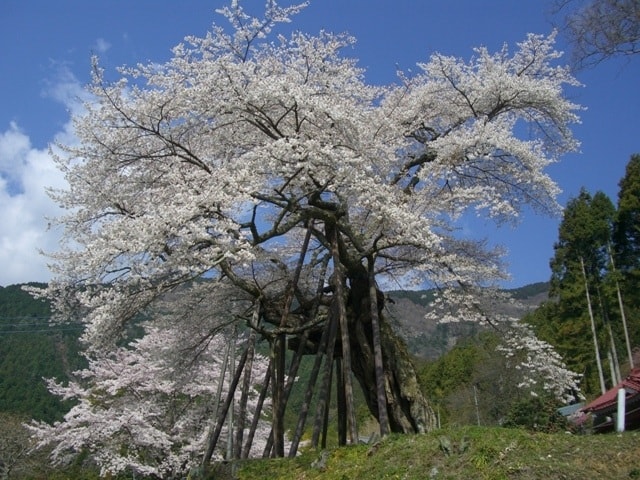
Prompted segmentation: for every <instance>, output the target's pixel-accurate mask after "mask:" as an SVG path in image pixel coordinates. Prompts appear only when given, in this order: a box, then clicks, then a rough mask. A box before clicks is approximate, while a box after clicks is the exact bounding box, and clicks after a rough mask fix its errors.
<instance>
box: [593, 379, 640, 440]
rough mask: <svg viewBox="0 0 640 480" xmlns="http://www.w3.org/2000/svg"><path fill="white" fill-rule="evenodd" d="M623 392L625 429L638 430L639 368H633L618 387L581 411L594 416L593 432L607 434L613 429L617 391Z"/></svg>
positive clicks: (639, 424) (616, 409) (639, 425)
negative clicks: (622, 389) (622, 390)
mask: <svg viewBox="0 0 640 480" xmlns="http://www.w3.org/2000/svg"><path fill="white" fill-rule="evenodd" d="M621 388H624V390H625V393H626V395H625V413H626V415H625V429H626V430H634V429H637V428H640V368H634V369H633V370H631V373H629V375H628V376H627V378H625V379H624V380H623V381H622V382H620V383H619V384H618V385H616V386H615V387H613V388H612V389H611V390H608V391H607V392H605V393H604V394H602V395H601V396H599V397H598V398H596V399H595V400H593V401H592V402H591V403H589V404H587V405H586V406H584V407H583V408H582V409H581V411H582V412H585V413H591V414H593V415H594V420H593V430H594V431H595V432H608V431H611V430H613V429H614V428H615V418H616V413H617V411H618V390H620V389H621Z"/></svg>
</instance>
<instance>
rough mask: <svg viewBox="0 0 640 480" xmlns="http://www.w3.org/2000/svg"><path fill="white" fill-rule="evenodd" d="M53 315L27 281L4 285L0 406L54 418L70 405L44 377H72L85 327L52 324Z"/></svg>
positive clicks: (0, 317) (0, 316)
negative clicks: (54, 392) (50, 389)
mask: <svg viewBox="0 0 640 480" xmlns="http://www.w3.org/2000/svg"><path fill="white" fill-rule="evenodd" d="M49 316H50V310H49V305H48V304H47V303H46V302H44V301H41V300H36V299H34V298H33V297H32V296H31V295H30V294H28V293H27V292H25V291H24V290H23V289H22V285H10V286H8V287H0V412H12V413H17V414H21V415H24V416H28V417H32V418H36V419H40V420H46V421H52V420H55V419H59V418H60V417H61V416H62V414H63V413H64V412H65V411H66V409H67V406H65V405H64V404H63V403H62V402H60V401H59V400H58V398H56V397H54V396H52V395H51V394H49V392H48V391H47V388H46V384H45V382H44V380H43V378H59V379H63V378H68V376H69V374H70V373H71V372H72V371H74V370H76V369H78V368H79V367H80V365H82V360H81V357H80V355H79V353H78V348H79V345H78V334H79V332H80V328H79V327H74V326H69V325H50V324H49Z"/></svg>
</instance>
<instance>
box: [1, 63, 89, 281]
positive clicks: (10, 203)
mask: <svg viewBox="0 0 640 480" xmlns="http://www.w3.org/2000/svg"><path fill="white" fill-rule="evenodd" d="M44 93H45V95H46V96H47V97H49V98H53V99H55V100H57V101H59V102H62V103H63V104H64V105H65V106H66V107H67V108H68V110H69V111H70V112H71V113H79V111H80V108H81V106H80V105H81V101H80V100H81V98H82V97H83V96H86V94H85V92H84V91H83V90H82V88H81V86H80V84H79V82H78V81H77V79H76V78H75V77H74V76H73V74H72V73H71V72H70V71H69V70H68V69H67V68H61V69H59V72H58V75H57V76H56V78H55V79H54V80H53V81H52V82H50V83H49V85H48V87H47V89H46V91H45V92H44ZM51 141H52V142H53V141H61V142H62V143H65V144H72V143H73V142H74V141H75V136H74V135H73V131H72V128H71V123H70V122H68V123H67V124H66V125H65V126H64V127H63V128H61V130H60V131H59V132H58V133H57V134H56V135H55V136H54V138H52V139H51ZM65 185H66V182H65V179H64V177H63V174H62V172H60V171H59V170H58V169H57V167H56V165H55V162H54V161H53V158H52V157H51V155H50V153H49V151H48V149H38V148H34V147H33V145H32V143H31V140H30V138H29V136H28V134H27V133H25V132H24V131H22V130H21V129H20V127H19V126H18V124H16V123H15V122H12V123H10V124H9V126H8V128H7V129H6V130H5V131H4V132H1V131H0V225H2V228H1V229H0V265H1V266H2V268H0V285H10V284H15V283H24V282H30V281H48V280H49V279H50V278H51V273H50V272H49V269H48V268H47V261H48V260H47V258H46V257H45V256H44V255H42V254H40V253H39V252H40V251H44V252H53V251H56V250H57V249H58V244H59V240H60V235H61V232H60V231H59V230H56V229H50V228H49V227H48V225H49V220H48V219H50V218H53V217H57V216H59V215H60V214H61V213H62V212H61V210H60V209H59V207H58V206H57V205H56V204H55V203H54V202H53V201H52V200H51V199H50V198H49V196H48V195H47V193H46V190H47V188H64V187H65Z"/></svg>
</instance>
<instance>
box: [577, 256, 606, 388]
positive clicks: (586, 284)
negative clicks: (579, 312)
mask: <svg viewBox="0 0 640 480" xmlns="http://www.w3.org/2000/svg"><path fill="white" fill-rule="evenodd" d="M580 265H581V266H582V277H583V278H584V291H585V294H586V296H587V307H588V309H589V318H590V319H591V334H592V335H593V347H594V349H595V352H596V364H597V365H598V377H599V379H600V390H601V391H602V393H603V394H604V392H606V391H607V388H606V386H605V384H604V374H603V373H602V362H601V360H600V349H599V348H598V337H597V336H596V322H595V320H594V319H593V310H592V309H591V297H590V296H589V282H588V281H587V271H586V270H585V268H584V259H583V258H582V257H580Z"/></svg>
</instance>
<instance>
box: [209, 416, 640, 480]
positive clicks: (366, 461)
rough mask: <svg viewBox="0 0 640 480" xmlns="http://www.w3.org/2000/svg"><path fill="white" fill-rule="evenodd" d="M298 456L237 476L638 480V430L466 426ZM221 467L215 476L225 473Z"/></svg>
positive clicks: (254, 464) (248, 467) (257, 479)
mask: <svg viewBox="0 0 640 480" xmlns="http://www.w3.org/2000/svg"><path fill="white" fill-rule="evenodd" d="M325 455H326V457H324V458H326V461H324V458H323V456H322V454H321V453H318V452H307V453H305V454H303V455H301V456H299V457H297V458H295V459H278V460H254V461H248V462H246V463H243V464H241V465H239V467H238V471H237V478H239V479H247V480H249V479H251V480H261V479H264V480H267V479H269V480H277V479H282V480H285V479H286V480H294V479H305V480H313V479H323V480H343V479H352V478H366V479H367V480H376V479H489V480H500V479H505V480H506V479H517V480H534V479H535V480H537V479H565V480H574V479H575V480H578V479H580V480H582V479H585V478H606V479H610V480H615V479H630V478H640V434H639V433H635V432H627V433H624V434H620V435H619V434H609V435H571V434H568V433H558V434H543V433H531V432H527V431H524V430H519V429H505V428H488V427H467V428H460V429H456V430H440V431H437V432H434V433H430V434H426V435H405V436H391V437H389V438H387V439H384V440H383V441H381V442H379V443H377V444H374V445H372V446H371V445H359V446H354V447H344V448H341V449H336V450H331V451H328V452H327V453H326V454H325ZM220 473H221V472H218V476H216V478H220V477H221V475H220Z"/></svg>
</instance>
